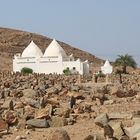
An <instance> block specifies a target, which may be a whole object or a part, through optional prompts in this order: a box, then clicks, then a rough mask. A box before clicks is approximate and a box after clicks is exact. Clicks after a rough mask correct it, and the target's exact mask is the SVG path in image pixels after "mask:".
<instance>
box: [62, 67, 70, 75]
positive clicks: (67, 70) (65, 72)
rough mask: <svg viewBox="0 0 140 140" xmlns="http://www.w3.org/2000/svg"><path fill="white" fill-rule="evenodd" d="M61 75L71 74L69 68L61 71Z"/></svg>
mask: <svg viewBox="0 0 140 140" xmlns="http://www.w3.org/2000/svg"><path fill="white" fill-rule="evenodd" d="M63 73H64V74H66V75H69V74H71V71H70V69H69V68H66V69H64V70H63Z"/></svg>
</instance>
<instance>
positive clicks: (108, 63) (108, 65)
mask: <svg viewBox="0 0 140 140" xmlns="http://www.w3.org/2000/svg"><path fill="white" fill-rule="evenodd" d="M104 67H111V65H110V62H109V61H108V59H107V60H106V61H105V63H104Z"/></svg>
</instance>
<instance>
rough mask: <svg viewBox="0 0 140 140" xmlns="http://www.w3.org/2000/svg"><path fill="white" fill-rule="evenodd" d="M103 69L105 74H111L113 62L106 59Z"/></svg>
mask: <svg viewBox="0 0 140 140" xmlns="http://www.w3.org/2000/svg"><path fill="white" fill-rule="evenodd" d="M101 71H102V72H103V73H104V74H111V73H112V71H113V67H112V66H111V64H110V63H109V61H108V60H106V62H105V64H104V66H102V67H101Z"/></svg>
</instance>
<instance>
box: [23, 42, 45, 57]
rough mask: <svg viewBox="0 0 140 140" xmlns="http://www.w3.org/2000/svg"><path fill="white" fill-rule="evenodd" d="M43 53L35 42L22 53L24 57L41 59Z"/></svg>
mask: <svg viewBox="0 0 140 140" xmlns="http://www.w3.org/2000/svg"><path fill="white" fill-rule="evenodd" d="M41 56H43V53H42V51H41V49H40V48H39V47H38V46H37V45H36V44H35V43H34V42H33V41H31V43H30V44H29V45H28V46H27V47H26V48H25V49H24V51H23V52H22V57H41Z"/></svg>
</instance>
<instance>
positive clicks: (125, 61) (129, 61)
mask: <svg viewBox="0 0 140 140" xmlns="http://www.w3.org/2000/svg"><path fill="white" fill-rule="evenodd" d="M114 64H115V66H122V73H125V74H126V73H127V71H126V68H127V67H128V66H130V67H132V68H136V67H137V63H136V61H135V60H134V59H133V57H132V56H131V55H128V54H125V55H118V58H117V59H116V60H115V62H114Z"/></svg>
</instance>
